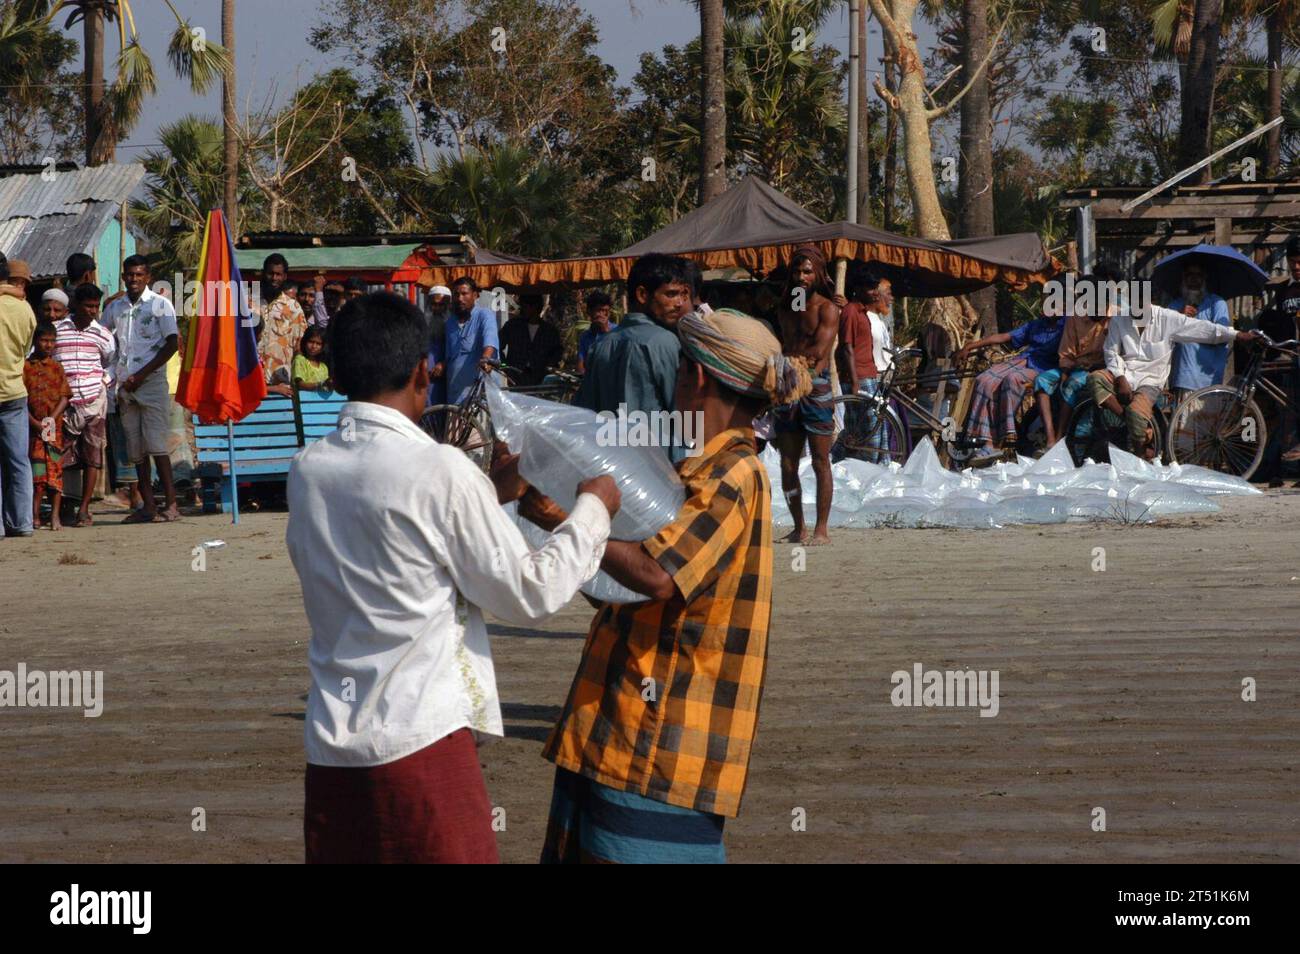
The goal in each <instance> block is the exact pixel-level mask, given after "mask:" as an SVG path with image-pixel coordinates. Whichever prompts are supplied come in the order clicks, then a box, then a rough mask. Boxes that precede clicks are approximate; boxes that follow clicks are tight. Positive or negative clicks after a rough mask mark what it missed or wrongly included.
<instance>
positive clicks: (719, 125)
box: [700, 0, 727, 205]
mask: <svg viewBox="0 0 1300 954" xmlns="http://www.w3.org/2000/svg"><path fill="white" fill-rule="evenodd" d="M722 23H723V14H722V0H700V51H701V56H702V59H703V69H702V71H701V76H702V79H701V88H700V108H701V110H702V111H703V121H702V123H701V129H700V204H701V205H703V204H704V203H705V202H707V201H709V200H710V199H712V198H713V197H714V196H718V195H721V194H722V193H723V192H725V191H726V189H727V107H726V92H727V91H726V79H725V76H724V74H723V55H722Z"/></svg>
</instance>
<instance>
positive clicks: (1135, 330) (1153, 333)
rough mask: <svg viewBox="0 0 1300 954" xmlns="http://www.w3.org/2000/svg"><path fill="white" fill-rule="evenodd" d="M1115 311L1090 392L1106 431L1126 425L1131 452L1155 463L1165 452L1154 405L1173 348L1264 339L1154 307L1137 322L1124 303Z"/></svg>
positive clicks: (1165, 378)
mask: <svg viewBox="0 0 1300 954" xmlns="http://www.w3.org/2000/svg"><path fill="white" fill-rule="evenodd" d="M1112 311H1113V312H1114V315H1113V317H1112V318H1111V321H1110V330H1109V331H1107V332H1106V344H1105V346H1104V347H1103V349H1102V353H1103V356H1104V357H1105V360H1106V368H1105V370H1104V371H1094V372H1093V373H1092V374H1090V375H1089V376H1088V388H1089V391H1090V392H1091V394H1092V399H1093V401H1094V402H1095V403H1096V404H1097V406H1098V407H1100V408H1101V409H1102V418H1103V420H1104V421H1105V423H1106V425H1107V427H1108V428H1116V427H1119V426H1121V424H1123V426H1125V427H1126V428H1127V430H1128V441H1129V446H1128V449H1129V451H1130V452H1132V453H1134V454H1138V455H1140V456H1142V457H1144V458H1146V459H1147V460H1153V459H1155V457H1156V456H1158V454H1159V452H1160V449H1159V448H1158V447H1156V446H1155V444H1154V441H1153V437H1154V435H1155V433H1156V431H1155V423H1154V416H1155V406H1156V402H1157V401H1158V400H1159V399H1160V393H1161V392H1162V391H1163V390H1164V388H1165V384H1166V382H1167V381H1168V380H1169V368H1170V365H1171V363H1172V361H1173V354H1174V345H1175V344H1176V343H1181V342H1188V341H1192V342H1200V343H1203V344H1218V343H1224V342H1228V341H1231V340H1232V339H1233V338H1239V339H1240V340H1242V341H1254V340H1255V339H1257V338H1258V337H1259V335H1258V334H1256V333H1255V332H1252V331H1237V330H1236V329H1234V328H1231V327H1228V326H1226V325H1218V324H1215V323H1213V322H1210V321H1202V320H1201V319H1199V318H1194V317H1189V316H1187V315H1185V314H1183V313H1182V312H1178V311H1174V310H1173V309H1170V308H1161V307H1159V306H1157V305H1152V304H1147V305H1146V306H1145V307H1144V308H1143V309H1142V312H1141V313H1140V314H1139V315H1138V316H1137V317H1136V318H1134V317H1133V316H1132V315H1131V314H1130V312H1129V309H1128V307H1127V305H1126V304H1124V303H1121V304H1120V306H1119V307H1118V308H1116V307H1115V306H1112Z"/></svg>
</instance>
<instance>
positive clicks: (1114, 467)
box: [763, 441, 1260, 529]
mask: <svg viewBox="0 0 1300 954" xmlns="http://www.w3.org/2000/svg"><path fill="white" fill-rule="evenodd" d="M1110 460H1111V462H1110V463H1109V464H1096V463H1093V462H1092V461H1091V460H1090V461H1088V462H1087V463H1085V464H1084V466H1082V467H1076V466H1075V464H1074V461H1073V460H1072V459H1071V457H1070V452H1069V451H1068V450H1067V449H1066V446H1065V444H1064V442H1058V443H1057V444H1056V445H1055V446H1054V447H1053V448H1052V449H1051V450H1049V451H1048V452H1047V453H1046V454H1044V455H1043V456H1042V457H1041V458H1039V459H1038V460H1030V459H1028V458H1024V457H1021V458H1018V459H1017V461H1016V463H1014V464H1010V463H1001V462H1000V463H997V464H994V465H993V466H991V467H989V468H986V469H984V470H978V471H977V470H970V469H968V470H965V471H962V472H961V473H955V472H953V471H950V470H948V469H946V468H944V467H943V466H942V465H940V463H939V458H938V455H937V454H936V453H935V450H934V445H933V444H932V443H930V442H929V441H922V442H921V443H920V444H919V445H918V446H917V448H916V449H915V450H914V451H913V452H912V455H911V457H909V458H908V459H907V463H906V464H904V465H902V466H901V467H900V466H899V465H898V464H897V463H891V464H890V465H888V466H881V465H878V464H871V463H867V462H866V461H860V460H843V461H840V462H839V463H836V464H833V465H831V473H832V476H833V477H834V480H835V493H834V496H833V498H832V501H831V516H830V525H831V526H832V527H963V528H976V529H994V528H997V527H1005V526H1013V525H1017V524H1050V523H1067V522H1084V521H1098V520H1113V521H1118V522H1121V523H1151V522H1154V521H1155V520H1157V519H1159V518H1160V517H1165V516H1170V515H1172V514H1182V513H1213V512H1214V511H1217V510H1218V509H1219V505H1218V504H1217V503H1215V502H1214V500H1213V499H1211V498H1212V497H1214V496H1216V495H1221V494H1257V493H1259V492H1260V491H1259V490H1257V489H1256V488H1255V487H1252V486H1251V485H1250V483H1249V482H1247V481H1245V480H1242V479H1241V478H1239V477H1230V476H1228V475H1226V474H1220V473H1218V472H1217V471H1213V470H1209V469H1207V468H1205V467H1195V466H1184V465H1179V464H1170V465H1163V464H1158V463H1149V462H1147V461H1144V460H1142V459H1141V458H1138V457H1135V456H1134V455H1132V454H1129V453H1126V452H1125V451H1122V450H1120V449H1119V448H1117V447H1111V448H1110ZM763 464H764V465H765V466H766V467H767V471H768V475H769V477H770V478H771V481H772V488H773V493H772V522H773V524H774V525H775V526H787V527H788V526H791V525H792V524H793V523H794V521H793V520H792V519H791V517H790V510H789V507H788V506H787V504H786V500H785V498H784V496H783V495H782V494H781V460H780V457H779V456H778V454H777V451H776V449H775V448H774V447H771V446H769V447H768V448H767V449H766V450H765V451H764V452H763ZM799 484H800V488H801V490H802V492H803V506H804V517H805V521H806V522H807V525H808V526H809V527H811V526H812V524H813V520H814V508H815V502H816V498H817V489H816V481H815V478H814V476H813V472H812V464H811V461H810V460H809V459H808V458H806V457H805V458H804V459H803V460H802V461H800V465H799Z"/></svg>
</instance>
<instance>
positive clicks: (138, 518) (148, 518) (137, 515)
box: [122, 510, 158, 523]
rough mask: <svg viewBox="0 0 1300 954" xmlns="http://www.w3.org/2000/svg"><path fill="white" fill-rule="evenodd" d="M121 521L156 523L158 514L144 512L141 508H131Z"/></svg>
mask: <svg viewBox="0 0 1300 954" xmlns="http://www.w3.org/2000/svg"><path fill="white" fill-rule="evenodd" d="M122 522H123V523H157V522H158V514H157V513H146V512H145V511H143V510H133V511H131V513H129V514H127V516H126V519H125V520H123V521H122Z"/></svg>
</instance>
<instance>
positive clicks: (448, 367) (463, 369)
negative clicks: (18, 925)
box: [430, 276, 501, 404]
mask: <svg viewBox="0 0 1300 954" xmlns="http://www.w3.org/2000/svg"><path fill="white" fill-rule="evenodd" d="M478 294H479V288H478V284H477V283H476V282H475V281H474V279H472V278H469V277H468V276H462V277H461V278H458V279H456V280H455V281H454V282H452V283H451V314H450V315H449V316H448V318H447V324H446V328H445V332H444V334H443V339H442V351H441V353H439V352H438V351H437V349H436V346H435V350H434V352H433V358H434V365H433V367H432V368H431V369H430V374H431V376H432V377H433V378H434V379H439V378H441V379H443V380H445V381H446V383H447V401H448V402H449V403H451V404H459V403H460V402H461V401H463V400H465V394H466V392H468V391H469V389H470V388H471V387H473V386H474V382H475V381H477V380H478V374H479V369H480V367H485V366H486V364H485V363H486V362H491V361H494V360H495V359H496V356H497V351H498V349H499V348H500V347H501V343H500V340H499V338H498V334H497V317H496V315H494V314H493V313H492V311H491V309H488V308H484V307H482V306H481V305H479V304H477V302H478Z"/></svg>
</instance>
